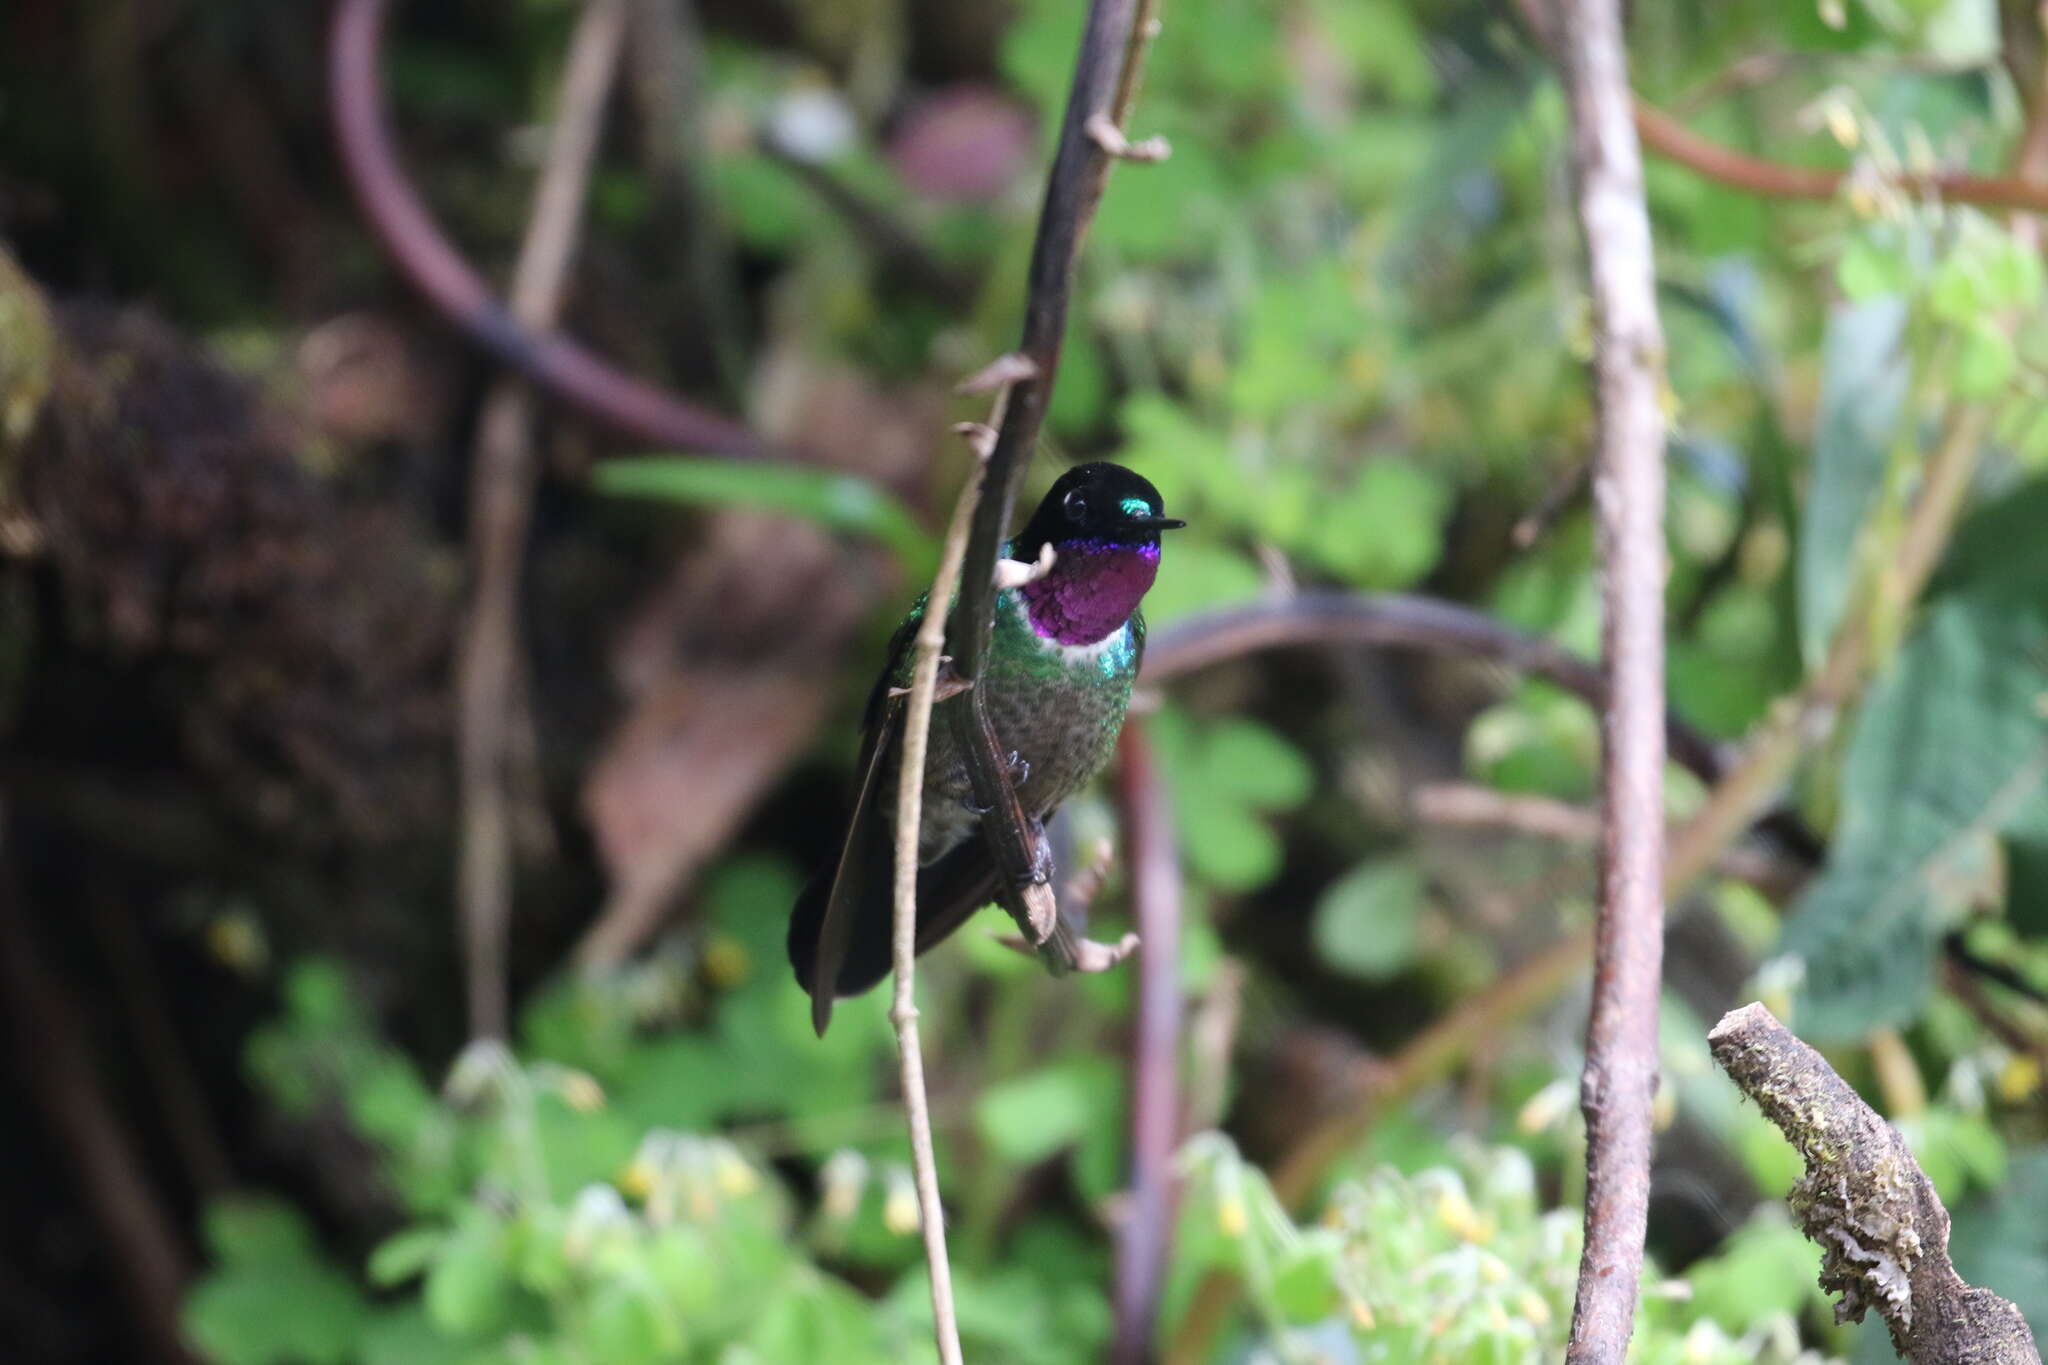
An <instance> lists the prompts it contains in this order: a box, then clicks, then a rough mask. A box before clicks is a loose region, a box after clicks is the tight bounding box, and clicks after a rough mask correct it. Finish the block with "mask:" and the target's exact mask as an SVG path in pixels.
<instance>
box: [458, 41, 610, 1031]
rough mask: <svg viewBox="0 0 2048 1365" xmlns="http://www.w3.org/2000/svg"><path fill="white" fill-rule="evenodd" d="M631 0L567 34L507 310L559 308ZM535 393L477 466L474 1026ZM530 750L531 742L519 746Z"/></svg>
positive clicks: (462, 871)
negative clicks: (556, 100)
mask: <svg viewBox="0 0 2048 1365" xmlns="http://www.w3.org/2000/svg"><path fill="white" fill-rule="evenodd" d="M627 15H628V9H627V0H585V4H584V7H583V13H582V15H581V16H580V17H579V18H578V20H577V23H576V31H575V34H574V35H573V36H572V37H571V39H570V45H569V60H568V64H567V70H566V71H565V73H564V75H563V78H562V95H561V104H560V108H559V109H557V111H556V114H555V126H554V133H553V136H552V138H551V139H550V142H549V145H548V157H547V163H546V165H545V166H544V167H542V170H541V177H540V184H539V186H538V187H537V188H536V190H535V192H534V203H533V214H532V216H531V218H529V220H528V222H527V227H526V237H525V240H524V241H523V242H522V243H521V244H520V248H519V261H518V264H517V265H516V267H515V268H514V270H513V275H512V315H513V317H514V318H515V319H516V320H517V321H518V322H519V324H520V325H521V326H523V327H527V328H531V329H533V330H535V331H546V330H548V329H550V328H552V327H553V326H554V325H555V321H556V319H557V318H558V317H560V315H561V311H562V296H563V293H564V292H565V290H566V288H567V285H568V277H569V264H570V262H571V260H572V259H574V257H575V254H576V248H577V242H578V238H579V237H580V236H581V232H580V221H581V218H582V214H583V197H584V194H585V192H586V191H587V190H588V188H589V184H590V164H591V161H592V159H593V158H594V157H595V155H596V153H597V143H598V138H599V136H600V135H601V134H602V133H603V131H604V108H605V104H606V101H607V100H608V99H609V97H610V94H611V88H612V80H613V77H614V76H615V74H616V73H617V69H618V59H619V52H620V49H621V47H622V45H623V43H624V40H625V33H626V20H627ZM533 419H534V411H533V392H532V390H531V389H529V388H528V387H527V385H526V384H525V382H524V381H522V380H520V379H516V378H505V379H500V380H499V381H498V382H497V383H496V384H494V385H493V386H492V388H491V391H490V393H489V394H488V395H487V396H486V397H485V399H484V406H483V413H482V416H481V417H480V418H479V419H478V423H477V440H476V459H475V467H474V469H473V470H472V472H471V476H470V550H471V572H472V574H473V583H472V587H471V597H470V604H469V619H468V621H467V622H466V623H465V627H464V630H463V635H462V644H461V654H460V657H459V658H458V660H457V662H456V696H457V701H458V704H459V710H460V715H459V717H458V725H459V727H460V735H459V740H458V755H457V756H458V759H459V767H460V770H461V796H462V832H461V841H462V850H461V863H460V866H459V873H458V877H457V898H458V900H459V902H460V905H461V915H462V925H463V946H464V956H465V965H466V968H467V973H468V985H469V1028H470V1034H471V1036H472V1037H478V1038H484V1037H491V1038H502V1037H504V1036H505V1028H506V1022H507V1021H506V1005H505V992H506V986H507V980H506V975H507V961H506V939H507V937H508V933H509V929H510V920H511V915H512V858H513V847H512V846H513V838H512V824H513V804H514V803H513V786H514V781H513V779H514V771H513V765H514V764H515V763H516V762H517V761H518V754H519V751H520V748H521V747H522V746H520V745H519V744H517V742H516V741H517V739H518V737H519V735H520V734H521V733H522V732H527V733H530V727H531V725H532V715H531V711H530V709H529V708H528V706H527V705H526V697H525V688H524V686H523V685H522V679H523V678H524V676H525V667H524V664H523V661H522V659H521V657H520V645H519V578H520V572H519V571H520V565H521V564H522V563H523V561H524V559H525V556H526V536H527V530H528V528H529V526H530V524H531V522H532V519H533V492H534V486H535V484H536V483H537V482H538V480H539V477H540V468H539V462H538V460H536V459H535V456H534V449H533V432H532V426H533ZM524 747H525V748H526V749H527V750H528V751H529V752H530V751H531V747H532V746H530V745H527V746H524Z"/></svg>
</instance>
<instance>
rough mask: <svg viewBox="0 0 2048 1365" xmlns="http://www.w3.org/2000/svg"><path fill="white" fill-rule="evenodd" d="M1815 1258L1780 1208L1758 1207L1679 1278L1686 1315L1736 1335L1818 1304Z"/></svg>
mask: <svg viewBox="0 0 2048 1365" xmlns="http://www.w3.org/2000/svg"><path fill="white" fill-rule="evenodd" d="M1818 1266H1819V1253H1818V1252H1817V1251H1815V1249H1814V1247H1813V1244H1812V1243H1810V1242H1808V1241H1807V1240H1806V1237H1805V1235H1804V1234H1802V1233H1801V1232H1800V1231H1799V1229H1798V1228H1796V1227H1794V1226H1793V1225H1792V1220H1791V1219H1790V1218H1789V1217H1788V1216H1787V1215H1786V1213H1785V1210H1784V1208H1783V1206H1781V1205H1778V1204H1766V1205H1761V1206H1759V1208H1758V1210H1757V1212H1756V1213H1755V1214H1754V1215H1752V1216H1751V1218H1750V1220H1749V1221H1748V1222H1747V1223H1745V1224H1743V1225H1742V1226H1741V1227H1739V1228H1737V1229H1736V1230H1735V1231H1734V1232H1732V1233H1730V1234H1729V1236H1728V1239H1727V1240H1726V1241H1725V1242H1723V1243H1722V1244H1721V1245H1720V1247H1718V1248H1717V1249H1716V1250H1715V1252H1714V1254H1713V1255H1712V1256H1710V1257H1708V1258H1706V1259H1704V1260H1700V1261H1695V1262H1694V1263H1693V1264H1692V1266H1691V1267H1689V1268H1688V1269H1687V1270H1686V1272H1685V1278H1686V1280H1687V1282H1688V1283H1689V1284H1690V1285H1691V1286H1692V1303H1691V1309H1690V1311H1691V1314H1692V1315H1695V1316H1698V1317H1705V1318H1711V1319H1713V1320H1714V1321H1715V1322H1718V1323H1720V1324H1721V1326H1722V1327H1724V1328H1726V1329H1727V1330H1728V1331H1730V1332H1742V1331H1745V1330H1747V1329H1748V1327H1749V1326H1750V1324H1751V1323H1753V1322H1755V1321H1757V1319H1758V1318H1760V1317H1762V1316H1764V1315H1765V1314H1769V1313H1790V1314H1796V1313H1798V1312H1800V1311H1801V1310H1802V1309H1803V1308H1805V1307H1806V1306H1807V1305H1808V1304H1811V1303H1814V1302H1816V1301H1818V1300H1819V1298H1820V1290H1819V1286H1818V1282H1817V1281H1816V1279H1815V1274H1816V1271H1817V1268H1818Z"/></svg>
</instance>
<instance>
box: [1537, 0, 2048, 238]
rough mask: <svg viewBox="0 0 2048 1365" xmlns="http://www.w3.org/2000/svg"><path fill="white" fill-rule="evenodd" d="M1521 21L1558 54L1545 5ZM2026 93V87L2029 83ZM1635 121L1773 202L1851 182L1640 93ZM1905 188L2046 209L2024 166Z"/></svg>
mask: <svg viewBox="0 0 2048 1365" xmlns="http://www.w3.org/2000/svg"><path fill="white" fill-rule="evenodd" d="M1514 6H1515V9H1516V11H1517V13H1519V14H1520V15H1521V18H1522V22H1523V24H1524V25H1525V26H1526V27H1527V28H1528V29H1529V31H1530V33H1531V34H1533V35H1534V36H1535V38H1536V40H1537V42H1538V43H1539V44H1540V45H1541V46H1542V47H1544V48H1545V49H1546V50H1548V51H1549V52H1550V53H1551V54H1552V56H1553V57H1555V55H1556V54H1557V50H1558V43H1557V24H1556V19H1555V16H1554V15H1552V14H1551V13H1549V12H1548V7H1547V6H1546V5H1545V4H1544V0H1514ZM2022 88H2023V89H2024V88H2026V85H2025V84H2024V83H2023V84H2022ZM1628 100H1629V117H1630V120H1631V121H1632V122H1633V123H1634V125H1635V132H1636V136H1637V137H1638V138H1639V139H1641V141H1642V145H1643V146H1644V147H1645V148H1647V149H1649V150H1650V151H1652V152H1655V153H1656V154H1657V155H1658V156H1661V157H1664V158H1665V159H1666V160H1669V161H1675V162H1677V163H1678V164H1679V165H1681V166H1684V167H1686V168H1687V169H1688V170H1692V171H1695V172H1697V173H1699V174H1700V175H1703V176H1705V177H1706V178H1707V179H1709V180H1716V181H1719V182H1720V183H1721V184H1723V185H1728V186H1731V187H1733V188H1735V189H1738V190H1743V191H1746V192H1747V193H1750V194H1757V195H1762V196H1764V197H1765V198H1770V199H1832V198H1834V197H1835V196H1836V195H1837V194H1839V193H1840V192H1841V189H1842V183H1843V181H1845V180H1846V179H1848V173H1847V172H1846V171H1832V170H1822V169H1819V168H1817V167H1810V166H1787V165H1785V164H1783V163H1782V162H1777V161H1766V160H1764V159H1763V158H1762V157H1756V156H1751V155H1749V154H1748V153H1746V152H1738V151H1736V150H1735V149H1734V148H1732V147H1724V146H1722V145H1721V144H1720V143H1718V142H1715V141H1713V140H1712V139H1710V138H1704V137H1701V136H1700V135H1699V134H1698V133H1695V132H1693V131H1692V130H1691V129H1690V128H1687V127H1686V126H1685V125H1684V124H1683V123H1680V122H1679V121H1678V120H1677V119H1675V118H1673V117H1672V116H1671V115H1670V114H1668V113H1666V112H1665V111H1664V110H1662V109H1660V108H1658V107H1657V106H1656V105H1654V104H1651V103H1650V102H1649V101H1648V100H1645V99H1643V98H1642V97H1641V96H1639V95H1630V96H1628ZM1898 179H1899V183H1900V184H1902V185H1904V186H1905V188H1906V189H1908V190H1909V191H1911V192H1912V193H1914V194H1920V195H1926V196H1930V197H1933V198H1939V199H1946V200H1949V201H1950V202H1952V203H1958V204H1976V205H1978V206H1980V207H1983V208H2005V209H2028V210H2031V211H2033V212H2036V213H2040V212H2048V180H2042V179H2038V178H2035V176H2033V175H2032V174H2030V173H2029V172H2028V170H2026V169H2023V170H2021V171H2020V172H2019V173H2017V174H2014V175H2003V176H1999V175H1974V174H1972V173H1970V172H1968V171H1927V172H1908V173H1905V174H1902V175H1901V176H1899V177H1898Z"/></svg>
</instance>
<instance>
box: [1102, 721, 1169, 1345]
mask: <svg viewBox="0 0 2048 1365" xmlns="http://www.w3.org/2000/svg"><path fill="white" fill-rule="evenodd" d="M1118 752H1119V754H1120V757H1121V763H1120V765H1119V767H1118V769H1117V796H1118V800H1119V803H1120V804H1121V806H1122V808H1123V827H1124V838H1125V840H1126V841H1127V843H1128V846H1129V850H1130V852H1129V856H1128V859H1127V863H1128V866H1129V867H1130V871H1131V905H1132V909H1133V917H1134V918H1135V919H1136V921H1137V929H1138V938H1139V940H1140V941H1141V942H1143V943H1144V945H1145V951H1144V953H1143V954H1142V955H1141V956H1140V957H1139V959H1138V1002H1137V1023H1136V1027H1135V1028H1133V1030H1132V1032H1131V1110H1130V1125H1131V1193H1130V1202H1129V1206H1128V1208H1127V1209H1126V1211H1125V1214H1124V1220H1123V1224H1122V1226H1121V1227H1120V1228H1119V1229H1118V1231H1117V1241H1116V1290H1115V1295H1114V1300H1115V1302H1114V1312H1115V1318H1116V1332H1115V1336H1114V1337H1113V1339H1112V1345H1111V1347H1110V1353H1109V1358H1110V1359H1111V1360H1112V1361H1114V1362H1116V1365H1144V1362H1146V1361H1149V1360H1151V1359H1152V1358H1153V1351H1154V1343H1153V1336H1154V1333H1155V1332H1156V1331H1157V1329H1158V1322H1159V1296H1160V1293H1161V1292H1162V1290H1163V1289H1164V1287H1165V1283H1166V1264H1167V1252H1168V1249H1169V1247H1170V1246H1171V1244H1172V1233H1173V1213H1174V1205H1175V1202H1176V1197H1177V1193H1178V1192H1177V1190H1176V1188H1175V1182H1174V1179H1173V1156H1174V1152H1175V1150H1176V1149H1177V1148H1178V1147H1179V1145H1180V1138H1181V1097H1180V1032H1181V1009H1182V1000H1181V984H1180V915H1181V875H1180V854H1179V850H1178V848H1177V847H1176V846H1175V842H1174V836H1173V817H1172V813H1171V812H1170V811H1169V810H1168V808H1167V804H1166V788H1165V784H1164V783H1163V782H1161V780H1160V777H1159V768H1158V764H1157V762H1156V761H1155V760H1154V759H1153V756H1152V748H1151V744H1150V742H1149V741H1148V740H1147V738H1146V736H1145V728H1144V723H1143V722H1142V721H1139V720H1135V719H1134V720H1131V721H1129V722H1127V723H1126V724H1125V726H1124V732H1123V737H1122V739H1121V741H1120V742H1119V744H1118Z"/></svg>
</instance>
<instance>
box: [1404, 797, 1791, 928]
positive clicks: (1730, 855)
mask: <svg viewBox="0 0 2048 1365" xmlns="http://www.w3.org/2000/svg"><path fill="white" fill-rule="evenodd" d="M1409 809H1411V810H1412V811H1413V812H1414V813H1415V817H1416V818H1417V819H1418V820H1421V821H1423V822H1425V823H1428V824H1434V825H1460V826H1466V827H1470V828H1477V829H1496V830H1505V831H1509V832H1512V833H1516V834H1527V835H1532V836H1534V837H1536V838H1541V839H1554V840H1557V841H1558V842H1560V843H1567V844H1593V843H1596V842H1598V840H1599V838H1600V814H1599V812H1598V811H1595V810H1590V809H1588V808H1586V807H1584V806H1575V805H1573V804H1571V803H1570V802H1569V801H1559V800H1557V799H1555V798H1554V797H1548V796H1532V795H1528V794H1526V793H1517V792H1504V791H1501V790H1499V789H1497V788H1494V787H1486V786H1481V785H1479V784H1478V783H1476V782H1429V783H1425V784H1423V785H1420V786H1418V787H1416V788H1415V789H1414V791H1413V792H1412V793H1410V796H1409ZM1714 870H1715V871H1716V872H1718V873H1720V874H1721V875H1722V876H1725V877H1732V878H1734V879H1735V880H1736V881H1739V882H1745V883H1747V884H1749V885H1750V886H1753V887H1755V888H1757V889H1758V890H1759V891H1762V892H1763V893H1764V894H1765V895H1766V896H1768V897H1770V898H1771V899H1772V900H1774V901H1785V900H1789V899H1790V898H1791V897H1792V896H1793V895H1794V894H1796V893H1797V892H1798V890H1799V888H1800V887H1801V886H1802V885H1803V884H1804V883H1805V881H1806V879H1807V875H1808V869H1807V868H1806V867H1805V866H1803V865H1800V864H1796V863H1793V862H1791V861H1789V860H1787V859H1783V858H1778V857H1775V856H1773V855H1772V854H1770V853H1768V852H1765V851H1764V850H1761V849H1747V848H1739V847H1738V848H1730V849H1727V850H1725V851H1723V852H1722V854H1721V856H1720V857H1718V858H1716V859H1715V860H1714Z"/></svg>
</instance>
